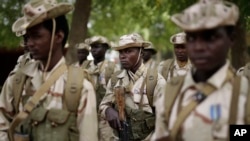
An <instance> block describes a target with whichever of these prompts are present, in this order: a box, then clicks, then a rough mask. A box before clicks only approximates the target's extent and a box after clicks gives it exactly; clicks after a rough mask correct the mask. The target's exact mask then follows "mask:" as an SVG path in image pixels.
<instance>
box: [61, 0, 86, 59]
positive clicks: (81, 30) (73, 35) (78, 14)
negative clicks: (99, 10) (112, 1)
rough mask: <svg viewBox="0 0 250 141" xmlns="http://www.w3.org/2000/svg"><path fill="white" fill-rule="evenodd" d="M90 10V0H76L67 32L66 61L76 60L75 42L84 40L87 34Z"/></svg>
mask: <svg viewBox="0 0 250 141" xmlns="http://www.w3.org/2000/svg"><path fill="white" fill-rule="evenodd" d="M90 11H91V0H76V2H75V10H74V12H73V16H72V23H71V31H70V33H69V41H68V42H69V48H68V51H67V55H66V58H67V60H68V63H73V62H75V61H76V60H77V58H76V56H77V55H76V49H75V48H74V46H75V44H77V43H80V42H84V39H85V38H86V35H87V24H88V20H89V16H90Z"/></svg>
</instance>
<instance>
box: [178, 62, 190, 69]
mask: <svg viewBox="0 0 250 141" xmlns="http://www.w3.org/2000/svg"><path fill="white" fill-rule="evenodd" d="M187 62H188V61H187V60H185V61H180V60H177V64H178V65H179V67H180V68H183V67H184V66H185V65H186V64H187Z"/></svg>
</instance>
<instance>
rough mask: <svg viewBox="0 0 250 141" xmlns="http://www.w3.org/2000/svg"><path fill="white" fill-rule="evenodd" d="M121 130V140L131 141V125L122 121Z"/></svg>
mask: <svg viewBox="0 0 250 141" xmlns="http://www.w3.org/2000/svg"><path fill="white" fill-rule="evenodd" d="M121 126H122V127H121V129H120V130H119V140H120V141H128V140H129V124H128V123H127V122H126V121H121Z"/></svg>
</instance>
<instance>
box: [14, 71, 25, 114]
mask: <svg viewBox="0 0 250 141" xmlns="http://www.w3.org/2000/svg"><path fill="white" fill-rule="evenodd" d="M26 78H27V76H26V75H25V74H24V73H22V72H21V70H18V71H17V72H16V73H15V74H14V83H13V88H14V89H13V105H14V110H15V113H18V112H19V103H20V99H21V95H22V91H23V86H24V83H25V80H26Z"/></svg>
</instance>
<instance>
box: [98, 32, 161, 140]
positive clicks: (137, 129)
mask: <svg viewBox="0 0 250 141" xmlns="http://www.w3.org/2000/svg"><path fill="white" fill-rule="evenodd" d="M149 45H150V43H149V42H145V41H143V39H142V37H141V36H140V35H139V34H137V33H133V34H129V35H124V36H122V37H120V40H119V45H118V46H117V47H114V48H113V49H114V50H117V51H119V58H120V62H121V65H122V68H123V70H121V71H118V72H116V74H114V75H113V76H112V77H111V80H110V81H109V83H108V85H107V91H106V95H105V97H104V98H103V100H102V102H101V104H100V112H101V114H102V116H104V117H105V118H106V120H107V121H108V122H109V124H110V126H111V127H112V128H113V129H115V131H116V132H115V135H116V136H117V137H119V139H120V140H124V141H125V140H126V141H127V140H148V139H149V137H150V135H151V132H152V131H153V130H154V122H155V114H154V107H155V100H156V99H157V98H158V97H159V96H160V95H161V94H162V93H163V86H164V85H165V83H166V82H165V80H164V78H163V77H162V76H161V75H160V74H158V73H157V71H152V70H151V71H150V70H149V69H147V68H146V67H145V65H144V64H143V63H142V54H143V48H145V47H148V46H149ZM130 129H131V130H130Z"/></svg>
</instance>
